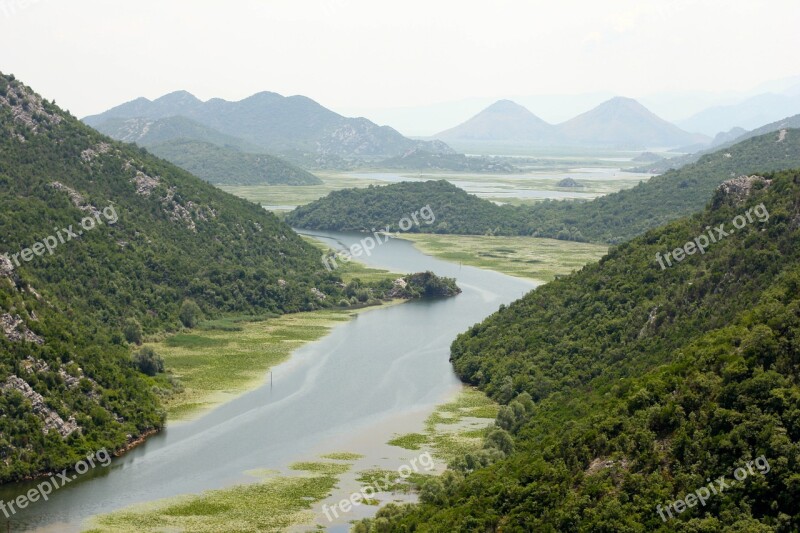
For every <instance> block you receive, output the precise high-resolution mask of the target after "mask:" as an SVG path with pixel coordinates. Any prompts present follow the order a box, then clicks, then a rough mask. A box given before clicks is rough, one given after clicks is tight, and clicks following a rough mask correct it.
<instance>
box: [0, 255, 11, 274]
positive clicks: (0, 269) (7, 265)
mask: <svg viewBox="0 0 800 533" xmlns="http://www.w3.org/2000/svg"><path fill="white" fill-rule="evenodd" d="M12 274H14V263H12V262H11V259H9V258H8V256H7V255H0V278H10V277H11V276H12Z"/></svg>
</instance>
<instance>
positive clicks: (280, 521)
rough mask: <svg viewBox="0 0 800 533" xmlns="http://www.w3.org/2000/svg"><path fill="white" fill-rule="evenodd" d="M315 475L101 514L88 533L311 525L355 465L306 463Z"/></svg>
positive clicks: (246, 530) (211, 532)
mask: <svg viewBox="0 0 800 533" xmlns="http://www.w3.org/2000/svg"><path fill="white" fill-rule="evenodd" d="M300 465H301V466H302V467H303V468H302V470H305V471H307V472H312V474H310V475H304V476H291V477H270V478H268V479H265V480H262V481H260V482H258V483H254V484H250V485H240V486H237V487H233V488H229V489H223V490H214V491H207V492H204V493H202V494H200V495H195V496H181V497H179V498H174V499H170V500H165V501H162V502H158V503H156V504H146V505H143V506H137V507H134V508H130V509H126V510H123V511H118V512H115V513H112V514H108V515H101V516H98V517H95V518H93V519H92V525H91V528H92V529H90V530H88V533H101V532H102V533H134V532H135V533H140V532H141V533H156V532H164V531H183V532H192V533H220V532H223V531H224V532H228V531H231V532H233V531H236V532H241V533H250V532H252V533H257V532H267V531H269V532H272V531H283V530H285V529H286V528H288V527H290V526H292V525H302V524H310V523H311V522H312V520H313V519H314V513H313V512H312V511H311V508H312V506H313V505H314V503H316V502H318V501H320V500H322V499H323V498H325V497H327V496H328V494H329V493H330V491H331V490H332V489H333V488H334V486H335V485H336V482H337V480H338V478H337V474H335V473H334V472H336V473H342V472H344V471H347V469H348V468H349V465H342V464H332V463H301V464H300Z"/></svg>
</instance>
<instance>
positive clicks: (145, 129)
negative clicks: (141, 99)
mask: <svg viewBox="0 0 800 533" xmlns="http://www.w3.org/2000/svg"><path fill="white" fill-rule="evenodd" d="M92 126H93V127H94V128H95V129H96V130H97V131H99V132H100V133H105V134H106V135H108V136H109V137H111V138H113V139H116V140H118V141H123V142H126V143H136V144H138V145H139V146H144V147H150V146H154V145H156V144H163V143H165V142H169V141H175V140H178V139H191V140H193V141H199V142H205V143H211V144H216V145H217V146H223V147H230V148H236V149H238V150H241V151H243V152H258V148H256V147H255V146H253V145H252V144H250V143H247V142H245V141H243V140H241V139H238V138H236V137H233V136H231V135H225V134H224V133H220V132H218V131H216V130H214V129H212V128H209V127H206V126H203V125H202V124H200V123H198V122H195V121H194V120H191V119H188V118H186V117H180V116H173V117H166V118H160V119H149V118H109V119H106V120H103V121H102V122H99V123H97V124H92Z"/></svg>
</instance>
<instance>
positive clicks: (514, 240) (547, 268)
mask: <svg viewBox="0 0 800 533" xmlns="http://www.w3.org/2000/svg"><path fill="white" fill-rule="evenodd" d="M402 238H403V239H406V240H409V241H411V242H413V243H414V246H416V247H417V248H418V249H419V250H420V251H421V252H423V253H425V254H428V255H432V256H435V257H439V258H441V259H444V260H446V261H452V262H454V263H463V264H465V265H470V266H474V267H478V268H483V269H487V270H494V271H497V272H502V273H504V274H508V275H511V276H517V277H520V278H528V279H535V280H539V281H552V280H554V279H555V278H556V276H564V275H567V274H569V273H571V272H574V271H576V270H580V269H581V268H582V267H583V266H584V265H586V264H587V263H593V262H595V261H597V260H599V259H600V258H601V257H603V256H604V255H605V254H606V253H607V252H608V247H607V246H604V245H598V244H589V243H580V242H569V241H560V240H556V239H540V238H536V237H490V236H484V235H438V234H437V235H434V234H420V233H407V234H404V235H403V237H402Z"/></svg>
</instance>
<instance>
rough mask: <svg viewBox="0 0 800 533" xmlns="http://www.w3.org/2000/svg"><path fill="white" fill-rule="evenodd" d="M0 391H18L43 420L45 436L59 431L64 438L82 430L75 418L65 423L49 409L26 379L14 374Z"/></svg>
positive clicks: (0, 387)
mask: <svg viewBox="0 0 800 533" xmlns="http://www.w3.org/2000/svg"><path fill="white" fill-rule="evenodd" d="M0 389H1V390H2V391H3V393H8V392H10V391H17V392H19V393H20V394H22V396H24V397H25V399H26V400H28V401H29V402H30V403H31V408H32V409H33V412H34V413H36V416H38V417H39V418H41V419H42V422H43V423H44V427H43V428H42V432H43V433H44V434H45V435H47V434H48V433H49V432H50V431H57V432H58V434H59V435H61V436H62V437H67V436H69V435H70V434H72V433H73V432H75V431H78V430H80V426H78V424H77V422H75V418H73V417H69V419H68V420H67V421H64V419H63V418H61V416H59V414H58V413H56V412H55V411H53V410H52V409H50V408H49V407H47V404H45V401H44V398H43V397H42V395H41V394H39V393H38V392H36V391H35V390H33V389H32V388H31V386H30V385H28V383H27V382H26V381H25V380H24V379H21V378H19V377H17V376H15V375H13V374H12V375H10V376H8V379H6V381H5V383H2V384H0Z"/></svg>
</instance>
